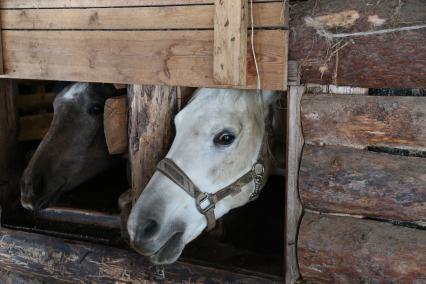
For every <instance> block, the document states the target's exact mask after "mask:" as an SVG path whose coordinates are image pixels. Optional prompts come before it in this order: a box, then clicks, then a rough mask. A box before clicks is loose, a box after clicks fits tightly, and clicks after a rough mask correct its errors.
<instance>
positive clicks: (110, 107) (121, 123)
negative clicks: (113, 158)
mask: <svg viewBox="0 0 426 284" xmlns="http://www.w3.org/2000/svg"><path fill="white" fill-rule="evenodd" d="M127 107H128V105H127V96H119V97H113V98H109V99H107V100H106V102H105V111H104V132H105V139H106V144H107V146H108V152H109V153H110V154H112V155H114V154H124V153H126V152H127V146H128V144H129V136H128V133H127V127H128V112H127Z"/></svg>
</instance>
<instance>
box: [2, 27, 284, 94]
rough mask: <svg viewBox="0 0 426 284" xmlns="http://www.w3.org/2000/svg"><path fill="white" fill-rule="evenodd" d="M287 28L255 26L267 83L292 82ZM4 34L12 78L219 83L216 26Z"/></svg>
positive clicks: (252, 80)
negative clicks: (216, 80) (216, 76)
mask: <svg viewBox="0 0 426 284" xmlns="http://www.w3.org/2000/svg"><path fill="white" fill-rule="evenodd" d="M286 34H287V31H284V30H258V31H256V32H255V48H256V51H257V55H258V63H259V68H260V71H261V72H260V73H261V74H260V76H261V80H262V86H263V87H264V88H265V89H271V90H283V89H286V87H287V82H286V80H283V76H284V70H285V68H286V64H287V54H286V53H285V48H284V47H285V44H286V43H287V41H286ZM3 40H4V42H3V44H4V50H3V52H4V58H5V74H7V75H6V76H7V77H11V78H21V79H46V80H71V81H85V82H86V81H89V82H109V83H123V84H128V83H144V84H160V85H172V86H174V85H184V86H190V87H193V86H194V87H197V86H203V87H214V86H216V87H217V86H218V85H217V84H215V83H214V80H213V31H210V30H202V31H112V32H109V31H12V30H6V31H3ZM247 44H249V43H247ZM247 56H248V58H247V60H248V67H247V68H248V71H247V85H246V88H256V71H255V68H254V63H253V59H252V56H251V54H250V53H248V55H247ZM52 62H54V64H52ZM141 62H143V64H141ZM284 81H285V82H284ZM221 87H224V86H221ZM225 87H226V86H225Z"/></svg>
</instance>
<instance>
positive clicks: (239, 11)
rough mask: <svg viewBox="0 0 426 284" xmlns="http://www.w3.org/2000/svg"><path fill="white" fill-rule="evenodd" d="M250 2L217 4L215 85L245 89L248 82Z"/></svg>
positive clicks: (231, 0) (227, 0)
mask: <svg viewBox="0 0 426 284" xmlns="http://www.w3.org/2000/svg"><path fill="white" fill-rule="evenodd" d="M247 28H248V4H247V0H215V16H214V59H213V61H214V63H213V78H214V81H215V83H217V84H220V85H229V86H245V85H246V81H247Z"/></svg>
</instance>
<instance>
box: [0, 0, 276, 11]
mask: <svg viewBox="0 0 426 284" xmlns="http://www.w3.org/2000/svg"><path fill="white" fill-rule="evenodd" d="M214 1H215V0H72V1H70V0H38V1H34V0H2V1H1V5H0V7H1V8H2V9H6V8H7V9H22V8H27V9H28V8H34V9H37V8H52V7H56V8H90V7H141V6H147V7H149V6H175V5H200V4H201V5H213V3H214ZM261 2H281V3H282V0H272V1H271V0H253V3H261Z"/></svg>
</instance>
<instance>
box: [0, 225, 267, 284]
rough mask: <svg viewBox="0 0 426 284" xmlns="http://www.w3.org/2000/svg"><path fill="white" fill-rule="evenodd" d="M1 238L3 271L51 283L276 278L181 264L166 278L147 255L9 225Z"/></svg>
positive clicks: (171, 267)
mask: <svg viewBox="0 0 426 284" xmlns="http://www.w3.org/2000/svg"><path fill="white" fill-rule="evenodd" d="M0 236H1V238H0V264H1V269H2V270H3V271H12V272H13V273H18V274H20V273H22V274H23V275H26V276H27V275H31V276H32V277H33V278H36V279H40V280H44V281H46V282H47V283H52V282H54V283H64V282H66V283H82V282H83V283H158V282H163V281H164V282H165V283H183V282H196V283H201V282H206V281H208V282H210V283H271V282H273V279H274V278H267V277H266V276H263V277H260V276H256V275H253V274H249V272H247V274H242V273H234V272H228V271H225V270H220V269H215V268H207V267H202V266H198V265H191V264H187V263H183V262H177V263H175V264H173V265H168V266H166V267H165V279H162V278H161V277H160V275H159V274H158V273H156V269H155V267H154V266H153V265H152V264H151V263H149V261H148V259H147V258H145V257H142V256H140V255H138V254H136V253H135V252H132V251H128V250H124V249H117V248H113V247H107V246H102V245H97V244H89V243H83V242H75V241H69V240H64V239H58V238H53V237H49V236H44V235H38V234H30V233H25V232H21V231H12V230H7V229H1V231H0ZM46 282H44V283H46Z"/></svg>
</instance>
